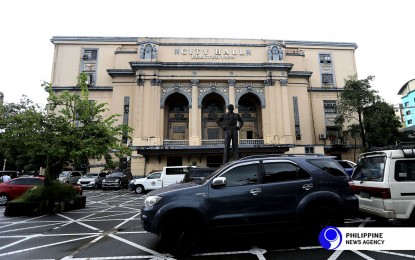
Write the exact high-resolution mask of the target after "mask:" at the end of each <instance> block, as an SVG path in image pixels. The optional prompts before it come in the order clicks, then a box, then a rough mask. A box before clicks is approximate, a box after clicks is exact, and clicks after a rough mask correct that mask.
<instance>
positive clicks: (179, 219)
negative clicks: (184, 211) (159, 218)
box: [160, 215, 203, 257]
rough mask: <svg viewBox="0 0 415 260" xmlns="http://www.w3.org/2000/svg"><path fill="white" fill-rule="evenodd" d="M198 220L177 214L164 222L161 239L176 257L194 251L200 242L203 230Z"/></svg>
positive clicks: (164, 245)
mask: <svg viewBox="0 0 415 260" xmlns="http://www.w3.org/2000/svg"><path fill="white" fill-rule="evenodd" d="M196 223H197V221H196V220H195V219H194V218H193V219H192V218H190V217H189V216H184V215H180V216H176V217H174V218H172V219H170V220H169V221H168V222H167V223H164V225H163V227H162V228H161V231H160V240H161V243H162V245H163V247H164V248H166V250H167V251H168V252H169V253H171V254H172V255H174V256H176V257H180V256H188V255H191V254H192V253H194V251H195V250H196V247H197V246H198V245H199V243H200V239H201V238H202V235H201V234H203V231H201V230H200V225H197V224H196Z"/></svg>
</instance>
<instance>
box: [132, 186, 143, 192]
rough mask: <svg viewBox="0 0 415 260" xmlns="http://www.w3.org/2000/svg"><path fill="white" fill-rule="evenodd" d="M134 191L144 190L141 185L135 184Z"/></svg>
mask: <svg viewBox="0 0 415 260" xmlns="http://www.w3.org/2000/svg"><path fill="white" fill-rule="evenodd" d="M134 192H135V193H136V194H140V193H143V192H144V187H143V185H137V186H135V189H134Z"/></svg>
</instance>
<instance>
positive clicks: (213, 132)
mask: <svg viewBox="0 0 415 260" xmlns="http://www.w3.org/2000/svg"><path fill="white" fill-rule="evenodd" d="M207 135H208V139H219V127H211V128H208V129H207Z"/></svg>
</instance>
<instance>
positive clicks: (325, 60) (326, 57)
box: [320, 54, 331, 63]
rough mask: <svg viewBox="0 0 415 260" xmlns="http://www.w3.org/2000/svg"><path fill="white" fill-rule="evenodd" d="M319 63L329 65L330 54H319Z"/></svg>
mask: <svg viewBox="0 0 415 260" xmlns="http://www.w3.org/2000/svg"><path fill="white" fill-rule="evenodd" d="M320 63H331V56H330V54H320Z"/></svg>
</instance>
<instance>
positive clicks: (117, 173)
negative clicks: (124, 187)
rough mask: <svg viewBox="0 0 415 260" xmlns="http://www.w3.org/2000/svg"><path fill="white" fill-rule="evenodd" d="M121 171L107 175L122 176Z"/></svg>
mask: <svg viewBox="0 0 415 260" xmlns="http://www.w3.org/2000/svg"><path fill="white" fill-rule="evenodd" d="M122 176H123V173H122V172H113V173H111V174H109V175H107V177H122Z"/></svg>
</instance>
